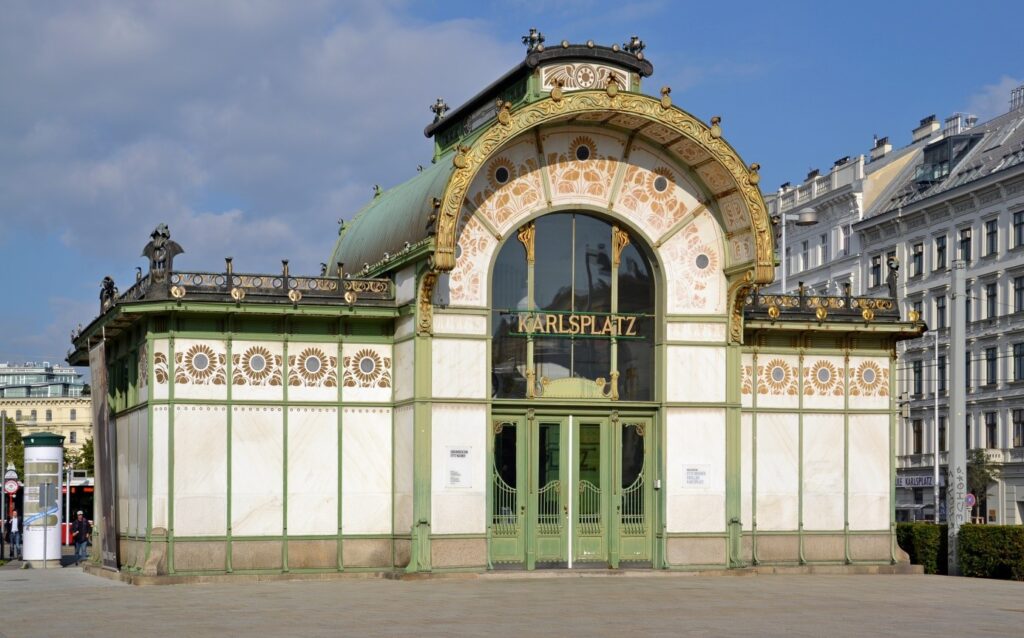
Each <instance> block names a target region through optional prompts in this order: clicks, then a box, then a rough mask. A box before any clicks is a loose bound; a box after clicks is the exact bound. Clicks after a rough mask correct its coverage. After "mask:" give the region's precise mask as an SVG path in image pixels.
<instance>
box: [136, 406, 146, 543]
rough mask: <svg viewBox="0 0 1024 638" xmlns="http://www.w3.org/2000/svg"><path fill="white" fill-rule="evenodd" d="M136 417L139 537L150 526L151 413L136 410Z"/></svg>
mask: <svg viewBox="0 0 1024 638" xmlns="http://www.w3.org/2000/svg"><path fill="white" fill-rule="evenodd" d="M134 416H135V420H136V427H137V428H138V432H139V436H138V444H139V448H138V450H139V451H138V460H139V461H138V465H139V474H138V478H137V480H138V483H139V503H138V508H137V509H136V511H135V517H136V524H135V528H136V529H137V530H138V533H139V535H145V533H146V528H147V526H148V525H149V521H148V520H147V517H148V511H149V490H148V486H149V411H148V410H146V409H145V408H143V409H141V410H136V411H135V414H134Z"/></svg>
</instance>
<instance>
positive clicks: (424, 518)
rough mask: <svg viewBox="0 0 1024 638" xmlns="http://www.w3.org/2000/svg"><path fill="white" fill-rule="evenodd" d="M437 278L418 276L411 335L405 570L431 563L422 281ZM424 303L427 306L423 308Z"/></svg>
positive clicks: (428, 290) (425, 289) (427, 289)
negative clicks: (410, 435)
mask: <svg viewBox="0 0 1024 638" xmlns="http://www.w3.org/2000/svg"><path fill="white" fill-rule="evenodd" d="M432 276H434V277H436V276H437V275H434V274H433V273H431V272H429V271H427V272H424V273H422V274H421V275H420V277H421V283H420V286H419V287H418V290H419V295H420V299H419V303H418V304H417V309H416V312H417V316H416V336H415V337H414V338H413V351H414V357H413V369H414V373H413V505H412V515H413V527H412V548H411V554H410V558H409V565H408V567H406V571H407V572H429V571H431V563H430V520H431V519H430V470H431V458H430V457H431V427H430V426H431V398H432V397H431V394H432V387H431V367H432V366H431V352H430V349H431V345H430V331H429V325H430V318H429V317H425V316H424V314H425V313H430V312H432V309H431V307H430V304H431V303H432V300H431V299H430V298H429V295H430V294H432V291H433V285H427V284H429V282H427V281H424V280H423V279H424V278H427V277H432ZM425 306H426V307H425Z"/></svg>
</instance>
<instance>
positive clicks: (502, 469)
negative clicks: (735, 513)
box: [489, 415, 654, 569]
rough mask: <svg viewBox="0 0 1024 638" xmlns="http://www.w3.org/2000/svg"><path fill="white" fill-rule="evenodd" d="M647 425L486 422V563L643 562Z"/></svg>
mask: <svg viewBox="0 0 1024 638" xmlns="http://www.w3.org/2000/svg"><path fill="white" fill-rule="evenodd" d="M650 426H651V419H650V418H648V417H640V418H628V417H618V418H611V417H608V416H597V417H594V416H585V415H581V416H576V415H558V416H554V415H551V416H546V415H534V416H526V415H520V416H508V417H504V416H495V418H494V419H493V421H492V459H493V465H492V484H491V511H490V521H491V525H490V530H489V533H490V554H491V562H492V564H496V565H502V564H514V565H520V566H523V567H525V568H526V569H534V568H538V567H585V566H612V567H618V566H619V564H620V563H622V562H633V563H647V562H650V560H651V552H652V546H653V532H652V528H653V525H652V514H653V509H654V508H653V498H652V494H653V490H652V479H651V476H652V472H651V466H652V459H653V453H652V442H651V439H652V437H651V427H650Z"/></svg>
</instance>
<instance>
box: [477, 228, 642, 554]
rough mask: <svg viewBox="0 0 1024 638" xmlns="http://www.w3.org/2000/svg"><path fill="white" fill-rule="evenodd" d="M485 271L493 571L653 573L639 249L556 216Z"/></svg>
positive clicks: (622, 235)
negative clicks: (624, 567)
mask: <svg viewBox="0 0 1024 638" xmlns="http://www.w3.org/2000/svg"><path fill="white" fill-rule="evenodd" d="M492 273H493V274H492V291H493V292H492V304H491V312H492V317H491V331H492V350H491V353H492V361H491V363H492V386H491V395H492V400H493V401H494V402H495V404H494V409H493V412H492V415H493V417H492V420H491V424H492V429H491V441H490V448H491V457H490V458H491V459H492V465H491V485H490V508H489V509H490V518H491V524H490V530H491V532H490V533H491V539H490V543H489V545H490V548H489V554H490V556H489V557H490V561H491V564H492V565H494V566H522V567H525V568H527V569H533V568H535V567H538V566H539V567H549V566H550V567H560V566H564V567H583V566H597V567H604V566H612V567H618V566H619V565H620V563H622V562H630V563H634V564H650V562H651V560H652V557H653V529H654V514H655V510H656V508H655V506H654V501H653V489H652V476H653V473H652V467H653V464H654V460H655V458H656V457H655V454H654V450H655V447H656V446H655V445H654V438H653V436H652V433H653V427H652V426H653V424H654V412H653V409H652V410H645V409H644V408H643V403H645V402H652V401H653V400H654V398H655V393H656V386H655V383H654V379H655V374H654V369H655V365H654V340H655V327H656V325H657V321H656V319H657V313H656V307H657V306H656V294H655V288H656V284H655V279H654V275H653V272H652V268H651V265H650V262H649V260H648V258H647V257H646V255H645V253H644V250H643V249H642V247H641V245H640V243H639V241H638V240H636V239H634V238H633V237H631V236H630V233H629V232H628V230H626V229H625V228H623V227H622V226H620V225H618V224H616V223H614V222H611V221H607V220H605V219H603V218H599V217H597V216H594V215H592V214H589V213H586V212H583V211H570V212H557V213H551V214H548V215H545V216H542V217H539V218H537V219H536V220H534V221H531V222H528V223H527V224H525V225H523V226H521V227H520V228H519V229H518V231H517V232H516V233H515V235H514V237H513V238H511V239H509V240H508V241H506V242H505V244H504V245H503V246H502V248H501V249H500V251H499V252H498V254H497V257H496V259H495V262H494V267H493V271H492ZM619 402H621V405H622V407H623V408H625V409H620V408H619V406H620V403H619Z"/></svg>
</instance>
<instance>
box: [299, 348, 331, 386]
mask: <svg viewBox="0 0 1024 638" xmlns="http://www.w3.org/2000/svg"><path fill="white" fill-rule="evenodd" d="M337 365H338V358H337V357H330V356H327V353H325V352H324V351H323V350H322V349H320V348H317V347H309V348H306V349H304V350H302V351H301V352H300V353H299V354H298V355H289V356H288V367H289V368H290V369H291V378H290V379H289V380H288V385H305V386H309V387H327V388H333V387H335V386H336V385H337V373H336V372H335V367H336V366H337Z"/></svg>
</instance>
